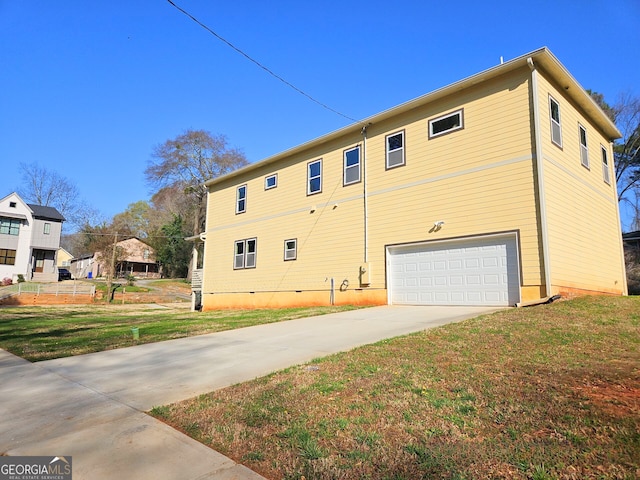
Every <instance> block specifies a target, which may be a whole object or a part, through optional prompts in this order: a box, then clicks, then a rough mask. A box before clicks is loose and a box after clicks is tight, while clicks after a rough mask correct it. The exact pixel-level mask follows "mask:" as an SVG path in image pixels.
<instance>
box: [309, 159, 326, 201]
mask: <svg viewBox="0 0 640 480" xmlns="http://www.w3.org/2000/svg"><path fill="white" fill-rule="evenodd" d="M321 191H322V160H316V161H315V162H309V164H307V195H313V194H314V193H320V192H321Z"/></svg>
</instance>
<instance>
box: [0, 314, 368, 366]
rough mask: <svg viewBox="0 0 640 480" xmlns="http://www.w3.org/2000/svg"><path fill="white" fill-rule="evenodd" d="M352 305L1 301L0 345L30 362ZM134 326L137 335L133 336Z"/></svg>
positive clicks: (294, 316) (289, 318) (275, 320)
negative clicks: (192, 306) (216, 306)
mask: <svg viewBox="0 0 640 480" xmlns="http://www.w3.org/2000/svg"><path fill="white" fill-rule="evenodd" d="M353 308H356V307H350V306H345V307H312V308H290V309H281V310H224V311H214V312H191V311H189V310H188V309H186V308H184V307H183V308H172V307H159V306H149V305H141V306H136V305H104V304H103V305H91V306H87V305H77V306H55V307H6V308H0V347H1V348H3V349H5V350H7V351H9V352H11V353H14V354H15V355H18V356H20V357H23V358H25V359H27V360H30V361H33V362H35V361H39V360H49V359H52V358H60V357H68V356H72V355H81V354H84V353H92V352H99V351H102V350H110V349H113V348H122V347H129V346H132V345H137V344H142V343H152V342H160V341H163V340H169V339H173V338H182V337H189V336H194V335H201V334H205V333H213V332H220V331H223V330H231V329H234V328H242V327H248V326H251V325H258V324H262V323H272V322H281V321H284V320H292V319H295V318H301V317H308V316H313V315H322V314H325V313H331V312H338V311H343V310H350V309H353ZM133 327H137V328H138V331H139V340H134V339H133V335H132V332H131V329H132V328H133Z"/></svg>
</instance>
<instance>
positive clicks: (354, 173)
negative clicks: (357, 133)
mask: <svg viewBox="0 0 640 480" xmlns="http://www.w3.org/2000/svg"><path fill="white" fill-rule="evenodd" d="M359 181H360V146H359V145H358V146H357V147H354V148H351V149H349V150H345V151H344V180H343V185H351V184H352V183H358V182H359Z"/></svg>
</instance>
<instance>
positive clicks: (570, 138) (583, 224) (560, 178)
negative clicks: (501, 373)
mask: <svg viewBox="0 0 640 480" xmlns="http://www.w3.org/2000/svg"><path fill="white" fill-rule="evenodd" d="M539 88H540V91H539V98H540V117H541V119H540V120H541V121H540V123H541V132H542V134H543V135H542V154H543V161H544V170H545V195H546V204H547V226H548V232H549V252H550V265H551V283H552V286H553V289H554V290H555V291H558V290H562V289H563V288H569V289H578V290H585V291H605V292H608V293H624V278H623V277H624V275H625V273H624V268H623V266H622V261H621V253H620V249H619V245H620V242H621V240H620V239H619V238H618V237H619V236H620V225H619V219H618V213H617V208H618V202H617V194H616V191H615V188H614V185H613V182H612V183H611V184H607V183H606V182H605V181H604V179H603V176H602V155H601V151H600V148H601V147H600V146H601V145H602V146H604V147H605V148H607V151H608V154H609V155H611V152H610V151H609V141H608V140H607V139H606V138H605V137H604V136H603V134H602V133H601V131H600V130H599V129H598V128H596V126H595V125H594V124H593V123H592V122H591V121H590V119H588V118H587V117H585V116H584V115H583V114H582V112H581V111H580V110H579V109H577V108H576V107H575V105H573V103H572V102H571V101H570V100H569V99H568V98H567V97H566V96H565V95H564V94H563V92H562V91H561V89H559V88H557V87H556V86H555V84H554V83H553V82H551V81H549V80H548V79H546V78H545V77H544V76H543V75H541V76H540V82H539ZM549 94H551V96H552V97H553V98H554V99H555V100H556V101H557V102H558V103H559V105H560V115H561V116H560V119H561V126H562V149H560V148H558V147H556V146H555V145H554V144H553V143H552V142H551V133H550V131H551V128H550V123H549V100H548V99H549ZM579 124H580V125H582V126H583V127H584V128H585V130H586V131H587V146H588V150H589V168H585V167H584V166H583V165H582V164H581V159H580V137H579V128H578V125H579ZM610 158H611V157H610ZM610 163H611V160H610Z"/></svg>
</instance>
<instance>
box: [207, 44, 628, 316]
mask: <svg viewBox="0 0 640 480" xmlns="http://www.w3.org/2000/svg"><path fill="white" fill-rule="evenodd" d="M619 137H620V133H619V132H618V130H617V129H616V127H615V125H614V124H613V123H612V122H611V121H610V120H609V119H608V118H607V117H606V115H605V114H604V113H603V112H602V111H601V110H600V108H599V107H598V106H597V105H596V104H595V103H594V102H593V100H592V99H591V98H590V97H589V95H588V94H587V93H586V92H585V91H584V89H583V88H582V87H581V86H580V85H579V84H578V82H577V81H576V80H575V79H574V78H573V77H572V76H571V74H570V73H569V72H568V71H567V70H566V68H565V67H564V66H563V65H562V64H561V63H560V62H559V61H558V60H557V59H556V57H554V56H553V55H552V54H551V52H550V51H549V50H548V49H546V48H542V49H539V50H536V51H534V52H532V53H529V54H527V55H523V56H521V57H519V58H516V59H514V60H511V61H509V62H505V63H503V64H500V65H498V66H496V67H493V68H490V69H489V70H486V71H484V72H481V73H479V74H477V75H474V76H472V77H469V78H466V79H464V80H461V81H459V82H456V83H454V84H451V85H448V86H446V87H444V88H441V89H439V90H436V91H434V92H431V93H429V94H426V95H424V96H422V97H419V98H417V99H415V100H411V101H409V102H407V103H404V104H402V105H399V106H397V107H394V108H392V109H390V110H387V111H384V112H382V113H379V114H377V115H374V116H372V117H370V118H368V119H366V120H364V121H362V122H360V123H356V124H353V125H350V126H347V127H345V128H342V129H340V130H338V131H335V132H333V133H330V134H328V135H325V136H323V137H320V138H318V139H315V140H312V141H310V142H308V143H305V144H303V145H300V146H297V147H294V148H292V149H290V150H288V151H285V152H283V153H280V154H278V155H275V156H273V157H270V158H267V159H265V160H263V161H260V162H257V163H254V164H251V165H249V166H247V167H245V168H243V169H240V170H238V171H235V172H233V173H230V174H228V175H225V176H223V177H220V178H216V179H213V180H210V181H209V182H207V186H208V189H209V197H208V205H207V227H206V231H205V232H203V233H202V234H201V235H200V238H201V239H202V240H204V245H205V246H204V258H203V272H202V278H203V281H202V291H201V299H202V307H203V309H205V310H206V309H213V308H235V307H281V306H291V305H316V304H324V305H326V304H332V303H333V304H348V303H351V304H427V305H428V304H438V305H514V304H516V303H519V302H527V301H536V300H539V299H543V298H546V297H550V296H553V295H557V294H560V295H576V294H584V293H607V294H615V295H625V294H626V292H627V287H626V279H625V269H624V261H623V249H622V240H621V231H620V219H619V213H618V202H617V195H616V185H615V175H614V166H613V150H612V142H613V140H615V139H616V138H619Z"/></svg>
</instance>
